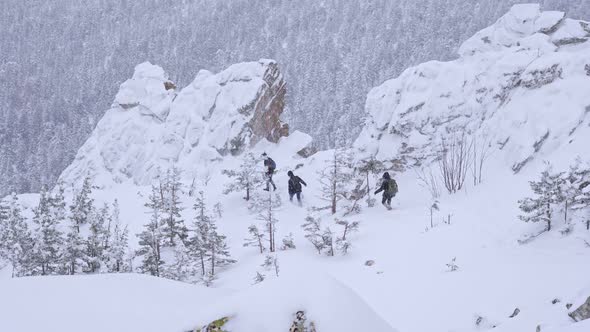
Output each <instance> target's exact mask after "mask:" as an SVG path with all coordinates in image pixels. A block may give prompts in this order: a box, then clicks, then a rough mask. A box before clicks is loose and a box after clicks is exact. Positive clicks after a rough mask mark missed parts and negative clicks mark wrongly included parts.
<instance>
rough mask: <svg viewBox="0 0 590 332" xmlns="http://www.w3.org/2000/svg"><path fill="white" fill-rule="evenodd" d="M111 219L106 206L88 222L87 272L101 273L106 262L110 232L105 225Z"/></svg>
mask: <svg viewBox="0 0 590 332" xmlns="http://www.w3.org/2000/svg"><path fill="white" fill-rule="evenodd" d="M109 219H110V212H109V207H108V205H107V204H105V205H104V206H103V207H102V208H101V209H100V210H99V211H97V212H96V213H94V214H93V215H92V216H91V217H90V220H89V222H88V224H89V228H88V231H89V233H88V238H87V240H86V248H85V255H84V258H85V260H86V265H87V272H90V273H95V272H100V268H101V266H102V265H103V262H104V261H105V259H106V258H105V256H104V251H105V241H106V238H107V237H108V232H107V229H106V227H105V223H106V222H107V220H109Z"/></svg>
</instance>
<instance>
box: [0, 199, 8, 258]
mask: <svg viewBox="0 0 590 332" xmlns="http://www.w3.org/2000/svg"><path fill="white" fill-rule="evenodd" d="M9 211H10V208H9V207H8V205H7V204H6V202H4V200H2V199H0V261H2V260H5V259H7V255H8V250H9V248H8V247H7V236H8V215H9Z"/></svg>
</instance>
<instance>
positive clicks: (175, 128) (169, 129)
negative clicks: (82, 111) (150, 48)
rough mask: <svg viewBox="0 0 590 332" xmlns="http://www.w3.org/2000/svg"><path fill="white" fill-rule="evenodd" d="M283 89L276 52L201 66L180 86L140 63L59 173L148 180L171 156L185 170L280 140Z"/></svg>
mask: <svg viewBox="0 0 590 332" xmlns="http://www.w3.org/2000/svg"><path fill="white" fill-rule="evenodd" d="M285 93H286V85H285V81H284V80H283V77H282V75H281V72H280V70H279V68H278V65H277V63H276V62H274V61H273V60H260V61H257V62H248V63H239V64H235V65H232V66H230V67H229V68H227V69H226V70H224V71H222V72H220V73H217V74H213V73H211V72H209V71H206V70H201V71H200V72H199V73H198V74H197V76H196V78H195V79H194V81H193V82H192V83H191V84H190V85H188V86H187V87H185V88H183V89H181V90H180V91H178V90H177V89H176V86H175V85H174V83H173V82H171V81H170V80H169V79H168V77H167V75H166V73H165V72H164V70H163V69H162V68H160V67H158V66H155V65H152V64H150V63H148V62H146V63H142V64H140V65H138V66H137V67H136V68H135V72H134V74H133V77H132V78H131V79H129V80H127V81H125V82H124V83H123V84H122V85H121V87H120V90H119V92H118V93H117V95H116V97H115V100H114V103H113V104H112V107H111V109H110V110H108V111H107V112H106V114H105V115H104V117H103V118H102V119H101V120H100V122H99V123H98V125H97V127H96V128H95V130H94V132H93V133H92V135H91V137H90V138H89V139H88V140H87V141H86V143H85V144H84V145H83V146H82V148H80V150H79V151H78V154H77V156H76V159H75V161H74V162H73V163H72V164H71V165H70V166H69V167H68V168H67V169H66V170H65V171H64V172H63V174H62V176H61V179H62V180H64V181H66V182H68V183H73V182H77V181H80V179H82V178H84V177H86V176H90V177H92V178H94V180H95V181H97V183H98V184H106V183H109V182H111V181H113V182H115V183H121V182H125V181H133V182H134V183H136V184H140V185H141V184H148V183H150V181H151V179H153V178H154V177H155V176H157V175H158V174H159V172H160V170H163V169H166V168H168V167H169V166H170V165H171V164H175V165H177V166H179V167H180V168H182V169H183V170H184V171H187V170H188V171H189V173H190V171H191V170H195V169H197V168H201V167H203V166H205V165H207V164H208V163H210V162H212V161H215V160H219V159H221V158H222V157H224V156H227V155H238V154H240V153H241V152H242V151H243V150H244V149H247V148H249V147H252V146H253V145H255V144H256V143H258V142H260V141H261V140H267V141H269V142H277V141H278V140H279V139H280V138H281V137H283V136H287V135H288V134H289V128H288V126H287V125H286V124H284V123H282V122H281V120H280V116H281V113H282V112H283V107H284V99H285Z"/></svg>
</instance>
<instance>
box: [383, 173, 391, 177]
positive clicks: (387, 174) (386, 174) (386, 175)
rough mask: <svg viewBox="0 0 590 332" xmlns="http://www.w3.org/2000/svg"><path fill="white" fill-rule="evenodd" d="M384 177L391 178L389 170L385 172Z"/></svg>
mask: <svg viewBox="0 0 590 332" xmlns="http://www.w3.org/2000/svg"><path fill="white" fill-rule="evenodd" d="M383 178H384V179H391V176H389V172H385V173H383Z"/></svg>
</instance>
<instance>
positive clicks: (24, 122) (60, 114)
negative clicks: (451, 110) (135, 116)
mask: <svg viewBox="0 0 590 332" xmlns="http://www.w3.org/2000/svg"><path fill="white" fill-rule="evenodd" d="M518 2H521V1H517V0H463V1H456V0H398V1H386V0H376V1H359V2H356V1H336V0H332V1H317V0H299V1H286V0H283V1H275V0H260V1H256V2H255V5H253V3H254V2H252V1H246V0H232V1H229V0H195V1H187V0H183V1H173V2H171V1H164V0H146V1H120V0H100V1H98V0H93V1H82V2H81V1H76V0H56V1H40V0H3V1H2V2H1V3H0V45H2V47H0V87H1V89H0V194H1V195H3V194H6V193H8V192H9V191H12V190H16V191H17V192H28V191H37V190H39V188H40V186H41V185H42V184H52V183H53V182H54V181H55V179H56V178H57V176H58V175H59V174H60V172H61V171H62V170H63V169H64V168H65V167H66V166H67V165H68V164H69V163H70V162H71V161H72V159H73V157H74V155H75V153H76V151H77V149H78V148H79V147H80V145H81V144H82V143H83V142H84V141H85V140H86V138H87V137H88V135H89V134H90V132H91V130H92V129H93V128H94V126H95V125H96V122H97V121H98V119H100V117H101V116H102V112H103V111H104V110H106V109H108V108H109V105H110V104H111V102H112V96H113V95H114V93H115V92H116V91H117V89H118V87H119V84H120V83H122V82H123V80H124V79H126V78H127V77H129V76H130V75H131V74H132V72H133V68H134V66H135V65H136V64H137V63H141V62H143V61H146V60H149V61H151V62H152V63H155V64H158V65H160V66H162V67H164V68H167V70H169V71H170V72H169V75H170V77H171V79H173V80H174V81H176V82H177V83H178V84H179V85H180V86H185V85H186V84H188V83H189V82H190V81H192V79H193V78H194V76H195V75H196V73H197V71H198V70H199V69H201V68H205V69H209V70H212V71H219V70H221V69H222V68H225V67H227V66H228V65H229V64H232V63H237V62H242V61H252V60H257V59H260V58H272V59H276V60H277V61H278V63H279V65H280V67H281V69H282V71H283V72H284V75H285V80H286V82H287V85H288V95H287V110H286V113H285V115H284V118H285V119H284V120H285V121H286V122H288V123H289V124H290V126H291V128H292V129H299V130H302V131H304V132H308V133H312V134H313V136H314V141H315V144H316V145H318V146H319V147H329V146H333V145H334V144H335V142H336V140H337V139H336V138H337V137H344V138H345V139H346V141H347V142H350V141H351V140H352V139H354V138H355V137H356V136H357V135H358V133H359V130H360V128H361V126H360V124H361V122H362V119H363V118H364V111H363V107H364V103H365V97H366V95H367V92H368V91H369V89H370V88H371V87H373V86H376V85H378V84H380V83H382V82H383V81H384V80H385V79H386V78H391V77H394V76H397V75H398V74H399V73H400V72H401V70H402V69H404V68H406V67H408V66H410V65H415V64H418V63H420V62H423V61H426V60H431V59H439V60H447V59H450V58H454V57H455V53H456V49H457V47H458V45H459V43H460V42H461V41H462V40H465V39H466V38H468V37H469V36H471V35H472V34H473V33H475V32H476V31H478V30H480V29H481V28H483V27H485V26H488V25H489V24H491V23H492V22H494V21H495V20H496V19H497V18H498V17H500V16H501V15H502V14H503V13H505V12H506V11H507V10H508V8H509V7H510V6H511V5H512V4H514V3H518ZM540 2H541V3H542V5H543V7H544V8H545V9H558V10H564V11H567V12H568V13H569V16H570V17H573V18H585V17H590V7H589V6H587V5H586V4H585V1H581V0H546V1H540ZM345 143H346V142H345Z"/></svg>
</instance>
